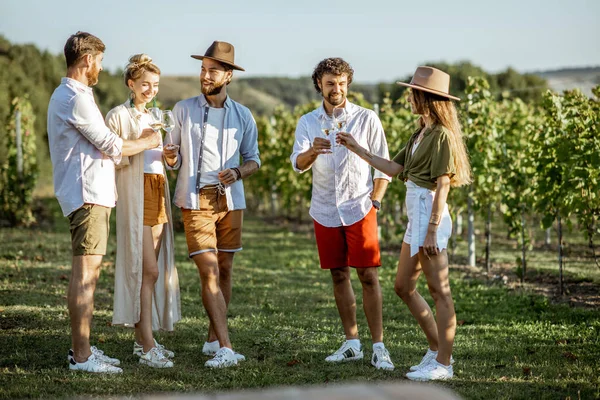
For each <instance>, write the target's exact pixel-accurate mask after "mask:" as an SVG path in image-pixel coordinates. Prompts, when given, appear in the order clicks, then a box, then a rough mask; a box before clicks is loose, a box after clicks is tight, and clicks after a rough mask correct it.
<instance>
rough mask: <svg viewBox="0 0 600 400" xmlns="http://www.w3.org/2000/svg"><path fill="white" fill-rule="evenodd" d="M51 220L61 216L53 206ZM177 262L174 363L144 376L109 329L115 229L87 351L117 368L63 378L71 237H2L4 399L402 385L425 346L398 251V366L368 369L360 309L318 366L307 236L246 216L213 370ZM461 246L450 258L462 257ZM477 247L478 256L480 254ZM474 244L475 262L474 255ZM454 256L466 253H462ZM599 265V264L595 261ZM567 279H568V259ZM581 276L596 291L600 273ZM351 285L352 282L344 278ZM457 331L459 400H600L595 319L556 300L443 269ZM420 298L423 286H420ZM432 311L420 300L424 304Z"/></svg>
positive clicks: (388, 304) (326, 310) (327, 302)
mask: <svg viewBox="0 0 600 400" xmlns="http://www.w3.org/2000/svg"><path fill="white" fill-rule="evenodd" d="M47 203H48V206H49V207H51V208H52V213H51V214H53V215H54V214H56V213H57V205H56V202H55V200H52V199H49V200H48V201H47ZM176 242H177V249H176V253H177V261H178V264H177V267H178V270H179V279H180V284H181V303H182V304H181V307H182V312H183V315H184V319H183V320H182V321H180V322H179V324H178V325H177V326H176V330H175V331H174V332H163V333H159V334H158V335H157V337H158V339H159V341H160V342H162V343H164V344H165V345H166V346H167V347H168V348H169V349H173V350H174V351H175V352H176V353H177V356H176V359H175V367H174V368H172V369H170V370H154V369H150V368H148V367H144V366H141V365H139V364H138V363H137V360H136V357H135V356H133V355H132V354H131V350H132V342H133V339H132V338H133V335H132V332H131V330H128V329H126V328H120V327H112V326H111V325H110V321H111V316H112V290H113V284H114V281H113V279H114V274H113V272H114V264H113V261H114V246H115V237H114V231H113V235H112V236H111V240H110V248H109V253H108V255H107V256H106V257H105V260H104V268H103V271H102V274H101V277H100V281H99V284H98V289H97V292H96V312H95V318H94V326H93V331H92V343H93V344H97V345H98V346H99V347H100V348H102V349H103V350H105V351H106V352H107V353H108V354H109V355H111V356H113V357H118V358H120V359H121V361H122V364H123V365H122V366H123V369H124V373H123V374H122V375H120V376H97V375H90V374H84V373H71V372H70V371H69V370H68V366H67V361H66V355H67V350H68V348H69V345H70V339H69V329H68V314H67V309H66V298H65V293H66V288H67V285H68V277H69V269H70V250H69V249H70V247H69V244H70V241H69V233H68V227H67V224H66V220H65V219H63V218H61V217H56V219H55V222H54V224H51V225H50V226H48V227H46V228H38V229H6V228H3V229H1V230H0V371H1V372H0V398H13V397H44V398H46V397H74V396H89V395H91V396H115V395H124V396H130V395H139V394H142V393H157V392H198V391H202V392H214V391H225V390H232V389H241V388H261V387H272V386H287V385H315V384H316V385H322V384H325V383H334V382H338V383H339V382H343V381H353V382H355V381H404V380H405V378H404V374H405V373H406V372H407V370H408V368H409V366H410V365H412V364H414V363H416V362H418V361H419V360H420V357H421V356H422V354H423V352H424V350H425V349H426V341H425V338H424V336H423V334H422V333H420V331H419V329H418V327H417V326H416V324H415V322H414V320H413V318H412V316H411V315H410V313H409V311H408V309H407V308H406V307H405V306H404V305H403V303H402V302H401V300H400V299H399V298H398V297H397V296H396V295H395V293H394V290H393V281H394V276H395V270H396V259H397V253H396V251H386V252H385V253H384V259H383V267H382V268H380V278H381V284H382V288H383V294H384V327H385V342H386V344H387V347H388V349H389V350H390V353H391V356H392V359H393V361H394V362H395V364H396V370H395V371H393V372H380V371H376V370H375V369H374V368H373V367H372V366H371V365H370V356H371V345H370V339H369V332H368V329H367V324H366V320H365V318H364V314H363V313H362V307H361V306H360V304H361V302H362V299H361V291H360V284H359V283H358V279H354V289H355V292H356V294H357V300H358V308H359V311H358V321H359V330H360V335H361V337H362V342H363V346H364V347H365V350H366V351H365V359H364V360H363V361H361V362H356V363H348V364H344V365H328V364H326V363H325V362H324V358H325V356H326V355H328V354H329V353H330V352H332V351H333V350H335V349H336V348H337V347H339V345H340V344H341V342H342V340H343V331H342V327H341V323H340V321H339V317H338V314H337V311H336V307H335V302H334V298H333V294H332V286H331V282H330V277H329V273H327V272H323V271H321V270H320V269H319V268H318V259H317V252H316V247H315V244H314V240H313V239H312V236H311V231H310V230H305V231H303V230H300V231H299V232H296V233H294V232H292V231H290V230H289V229H286V228H285V227H282V226H275V225H268V224H265V223H264V222H262V221H261V220H258V219H254V218H252V217H251V216H247V218H246V220H245V231H244V251H243V252H241V253H240V254H239V255H238V256H236V260H235V267H234V293H233V301H232V304H231V306H230V310H229V322H230V329H231V339H232V342H233V345H234V348H235V349H236V350H238V351H239V352H241V353H242V354H244V355H245V356H246V358H247V361H245V362H244V363H243V364H241V365H240V366H238V367H235V368H230V369H225V370H217V371H215V370H210V369H206V368H204V366H203V364H204V362H205V361H206V359H207V357H206V356H203V355H202V354H201V349H202V344H203V342H204V340H205V335H206V329H207V325H208V319H207V317H206V315H205V312H204V309H203V307H202V303H201V300H200V293H199V292H200V289H199V279H198V274H197V272H196V269H195V267H194V265H193V264H192V262H191V261H190V260H188V259H187V256H186V245H185V238H184V236H183V234H182V233H177V234H176ZM461 246H464V245H462V244H460V243H459V249H458V251H459V252H463V251H462V249H461ZM481 249H482V247H480V248H479V250H481ZM479 250H478V254H479V253H480V251H479ZM463 253H464V252H463ZM517 254H518V250H516V249H513V248H512V245H511V244H510V243H509V242H502V241H497V242H495V243H494V257H496V259H498V260H499V261H500V262H513V261H514V259H515V257H516V255H517ZM529 268H530V269H532V270H535V269H540V270H555V269H556V256H555V254H554V253H553V252H551V251H546V252H543V251H538V252H535V254H534V256H533V257H532V259H531V260H530V264H529ZM594 268H595V267H594ZM567 273H568V274H570V275H575V274H577V273H578V272H577V271H576V270H575V267H574V265H572V264H571V265H569V264H567ZM590 274H591V276H592V278H590V279H591V280H592V281H593V282H594V283H598V277H597V271H593V270H592V269H590ZM354 278H356V277H355V276H354ZM451 280H452V288H453V294H454V299H455V302H456V311H457V317H458V320H459V326H458V329H457V335H456V347H455V351H454V358H455V359H456V364H455V366H454V371H455V379H454V380H452V381H450V382H445V383H442V385H443V386H445V387H448V388H451V389H453V390H454V391H456V392H457V393H459V394H460V395H462V396H464V397H465V398H468V399H538V398H540V399H543V398H548V399H566V398H569V397H570V398H571V399H578V398H581V399H591V398H599V397H600V377H599V376H600V361H599V359H600V313H599V312H598V310H597V309H589V308H587V309H586V308H571V307H569V306H568V305H566V304H560V305H555V304H553V303H552V302H550V301H549V300H548V299H547V298H545V297H541V296H538V295H534V294H531V293H530V292H528V291H522V290H513V289H511V288H510V287H509V286H505V285H502V284H494V283H490V282H489V281H484V280H480V279H473V278H472V277H469V276H467V275H466V274H465V273H464V270H462V269H459V268H456V269H453V271H452V273H451ZM419 289H420V291H421V293H425V292H426V286H425V281H424V278H422V280H421V282H420V286H419ZM425 297H426V299H427V300H428V301H429V302H430V303H431V298H430V297H429V295H426V296H425Z"/></svg>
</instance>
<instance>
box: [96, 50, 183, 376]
mask: <svg viewBox="0 0 600 400" xmlns="http://www.w3.org/2000/svg"><path fill="white" fill-rule="evenodd" d="M124 75H125V84H126V85H127V87H128V88H129V89H130V90H131V95H130V98H129V99H127V101H126V102H125V103H123V104H121V105H119V106H117V107H115V108H113V109H112V110H110V112H109V113H108V114H107V116H106V124H107V125H108V127H109V128H111V130H112V131H113V132H115V133H117V134H118V135H120V136H121V137H122V138H123V139H135V138H136V137H137V136H138V135H139V133H140V132H141V131H142V130H143V129H144V128H147V127H149V126H150V124H151V123H152V119H151V116H150V114H149V113H148V111H147V109H146V104H147V103H149V102H150V101H153V100H154V98H155V96H156V94H157V93H158V84H159V80H160V69H159V68H158V67H157V66H156V65H154V64H153V63H152V59H151V58H150V57H149V56H147V55H146V54H137V55H134V56H132V57H131V58H130V59H129V64H128V65H127V67H126V69H125V73H124ZM116 181H117V194H118V200H117V257H116V266H115V295H114V315H113V324H114V325H124V326H129V327H135V342H134V344H133V353H134V354H135V355H138V356H139V357H140V363H141V364H145V365H148V366H151V367H155V368H169V367H172V366H173V361H172V358H173V357H174V356H175V354H174V353H173V352H172V351H170V350H167V349H166V348H165V347H164V346H162V345H161V344H159V343H158V342H157V341H156V340H155V339H154V336H153V330H159V329H162V330H168V331H171V330H173V325H174V324H175V322H177V321H178V320H179V319H181V310H180V299H179V281H178V277H177V270H176V268H175V259H174V250H173V245H174V240H173V224H172V219H171V206H170V204H171V201H170V196H169V187H168V181H167V177H166V174H165V168H164V165H163V160H162V144H161V146H159V147H157V148H155V149H152V150H146V151H144V152H142V153H140V154H138V155H136V156H132V157H123V159H122V160H121V163H120V164H119V165H118V166H117V171H116Z"/></svg>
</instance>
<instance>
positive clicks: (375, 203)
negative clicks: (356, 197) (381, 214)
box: [371, 200, 381, 211]
mask: <svg viewBox="0 0 600 400" xmlns="http://www.w3.org/2000/svg"><path fill="white" fill-rule="evenodd" d="M371 202H372V203H373V207H375V209H377V211H379V210H380V209H381V203H380V202H379V201H377V200H371Z"/></svg>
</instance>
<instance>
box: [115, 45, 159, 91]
mask: <svg viewBox="0 0 600 400" xmlns="http://www.w3.org/2000/svg"><path fill="white" fill-rule="evenodd" d="M146 71H148V72H152V73H155V74H157V75H160V68H158V67H157V66H156V65H155V64H153V63H152V58H150V56H149V55H148V54H143V53H142V54H135V55H133V56H131V57H130V58H129V64H127V66H126V67H125V72H124V73H123V75H124V78H125V86H127V87H129V80H130V79H131V80H133V81H135V80H137V79H139V78H140V77H141V76H142V75H143V74H144V72H146Z"/></svg>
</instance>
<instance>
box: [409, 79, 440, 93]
mask: <svg viewBox="0 0 600 400" xmlns="http://www.w3.org/2000/svg"><path fill="white" fill-rule="evenodd" d="M410 84H411V85H415V86H418V87H422V88H423V89H427V90H433V91H435V92H438V93H444V94H446V95H450V93H449V91H445V92H444V91H442V90H439V89H434V88H431V87H428V86H423V85H419V84H418V83H415V82H412V81H411V82H410Z"/></svg>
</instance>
